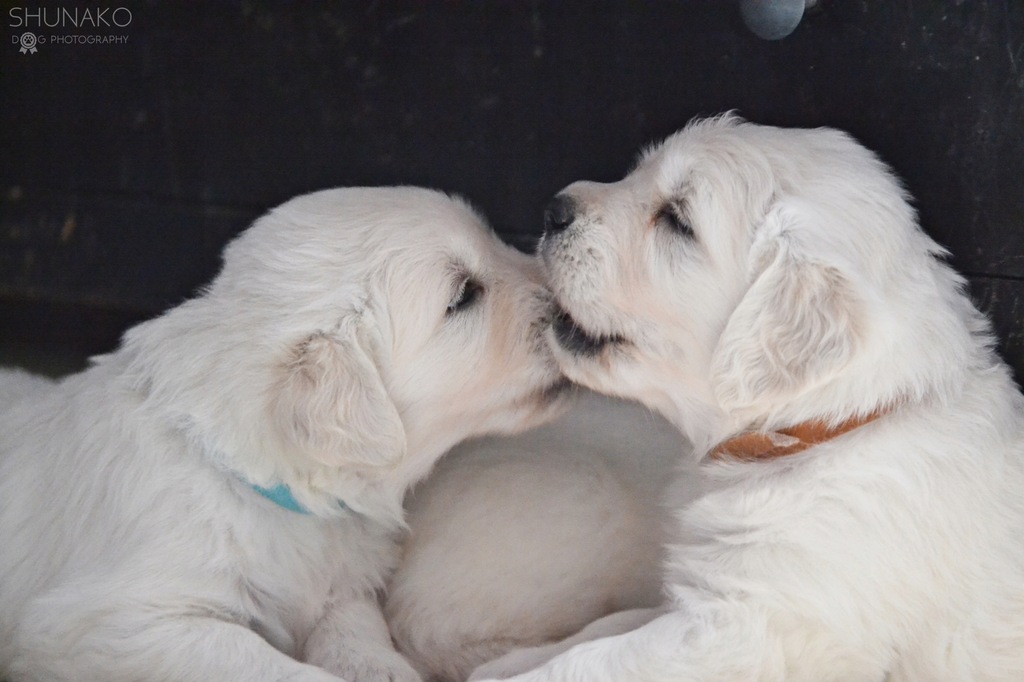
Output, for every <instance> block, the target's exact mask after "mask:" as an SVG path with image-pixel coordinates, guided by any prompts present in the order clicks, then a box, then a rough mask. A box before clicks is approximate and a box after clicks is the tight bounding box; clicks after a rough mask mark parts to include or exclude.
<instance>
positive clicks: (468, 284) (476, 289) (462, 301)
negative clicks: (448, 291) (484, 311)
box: [445, 277, 484, 315]
mask: <svg viewBox="0 0 1024 682" xmlns="http://www.w3.org/2000/svg"><path fill="white" fill-rule="evenodd" d="M483 293H484V286H483V285H482V284H480V283H479V282H477V281H476V280H475V279H473V278H471V277H466V278H465V279H463V280H462V281H461V283H460V284H459V286H458V288H457V289H456V290H455V295H454V296H452V300H451V301H450V302H449V303H448V309H447V311H445V314H446V315H454V314H456V313H458V312H461V311H463V310H465V309H466V308H469V307H470V306H472V305H473V304H474V303H476V301H477V300H479V299H480V297H481V296H483Z"/></svg>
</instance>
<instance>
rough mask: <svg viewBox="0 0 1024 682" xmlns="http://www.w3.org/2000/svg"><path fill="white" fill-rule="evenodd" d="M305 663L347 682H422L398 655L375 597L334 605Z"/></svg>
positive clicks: (311, 641) (314, 637)
mask: <svg viewBox="0 0 1024 682" xmlns="http://www.w3.org/2000/svg"><path fill="white" fill-rule="evenodd" d="M304 658H305V660H306V661H307V662H309V663H312V664H313V665H317V666H320V667H321V668H324V669H325V670H330V671H331V672H333V673H335V674H337V675H339V676H341V677H343V678H344V679H345V680H346V681H347V682H420V679H421V678H420V675H419V673H417V672H416V670H414V669H413V667H412V666H411V665H409V663H408V662H407V661H406V660H405V659H404V658H403V657H402V655H401V654H399V653H398V652H397V651H395V647H394V645H393V644H392V642H391V634H390V633H389V632H388V626H387V624H386V623H385V622H384V614H383V613H382V612H381V608H380V604H379V603H378V601H377V599H376V598H375V597H374V596H373V595H364V596H362V597H360V598H354V599H349V600H340V601H338V602H336V603H334V604H332V605H331V607H330V608H329V610H328V613H327V615H326V616H324V618H323V620H321V621H320V622H319V623H318V624H317V626H316V628H315V629H314V630H313V632H312V634H310V636H309V639H308V640H307V641H306V650H305V656H304Z"/></svg>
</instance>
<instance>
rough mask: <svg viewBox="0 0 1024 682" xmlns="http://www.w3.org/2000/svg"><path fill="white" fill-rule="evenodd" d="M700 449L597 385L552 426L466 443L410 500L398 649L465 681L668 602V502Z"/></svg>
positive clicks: (435, 671) (394, 620)
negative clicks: (682, 456)
mask: <svg viewBox="0 0 1024 682" xmlns="http://www.w3.org/2000/svg"><path fill="white" fill-rule="evenodd" d="M688 447H689V445H688V444H687V443H686V442H685V440H684V439H683V438H682V437H681V436H680V434H679V432H678V431H676V430H675V429H674V428H673V427H672V426H671V425H670V424H668V423H667V422H666V421H665V420H663V419H661V418H659V417H657V416H656V415H653V414H652V413H651V412H650V411H648V410H647V409H645V408H643V407H641V406H639V405H636V404H631V403H625V402H622V401H618V400H612V399H609V398H606V397H604V396H599V395H595V394H592V393H589V392H584V394H583V395H582V396H581V397H580V398H579V399H578V400H577V401H576V404H574V405H573V407H572V409H571V410H570V411H569V412H568V413H567V414H566V415H564V416H562V417H561V418H559V419H558V420H557V421H556V422H554V423H552V424H548V425H545V426H542V427H540V428H537V429H534V430H532V431H529V432H527V433H524V434H520V435H517V436H509V437H488V438H484V439H479V440H474V441H470V442H467V443H464V444H462V445H460V446H457V447H456V448H455V450H454V451H453V452H452V453H450V454H448V455H446V456H445V459H444V460H443V461H442V463H441V464H440V465H439V466H438V467H437V469H436V471H435V472H434V473H432V474H431V476H430V477H429V478H428V479H427V480H426V481H424V482H423V483H422V484H420V485H419V486H417V487H416V488H415V490H414V491H413V494H412V495H411V496H410V499H409V503H408V510H409V526H410V535H409V538H408V540H407V541H406V543H405V548H404V551H403V554H402V559H401V561H400V562H399V565H398V568H397V570H396V571H395V574H394V576H393V578H392V580H391V582H390V584H389V587H388V591H387V602H386V608H385V615H386V616H387V620H388V624H389V625H390V626H391V631H392V634H393V635H394V638H395V642H396V644H397V646H398V650H399V651H400V652H402V653H403V654H405V655H406V656H407V657H408V658H409V659H410V661H411V662H412V663H413V664H414V666H415V667H416V668H417V669H418V670H419V671H420V672H421V673H422V674H423V677H424V678H425V679H428V680H444V681H446V682H459V681H461V680H465V679H466V677H468V675H469V673H470V672H471V671H472V670H473V668H474V667H476V666H478V665H480V664H482V663H485V662H486V661H488V660H490V659H493V658H496V657H497V656H500V655H502V654H505V653H507V652H509V651H510V650H512V649H514V648H517V647H528V646H529V647H533V646H539V645H547V644H551V643H553V642H556V641H559V640H561V639H562V638H563V637H565V636H567V635H569V634H572V633H574V632H576V631H577V630H579V629H581V628H582V627H584V626H585V625H587V624H588V623H589V622H591V621H593V620H595V619H597V618H599V617H601V616H604V615H606V614H608V613H611V612H616V611H619V610H623V609H636V608H641V607H650V606H654V605H656V604H658V603H659V602H660V596H661V561H662V553H661V548H662V546H663V544H664V540H665V536H664V526H665V524H666V522H667V516H668V514H667V513H666V510H665V508H664V507H663V506H662V505H661V504H660V501H661V497H662V494H663V492H664V488H665V483H666V481H669V480H671V475H672V469H673V467H674V466H675V464H676V462H677V460H678V457H679V453H680V452H682V451H684V450H686V449H687V448H688ZM685 480H692V479H691V478H689V477H687V478H686V479H685Z"/></svg>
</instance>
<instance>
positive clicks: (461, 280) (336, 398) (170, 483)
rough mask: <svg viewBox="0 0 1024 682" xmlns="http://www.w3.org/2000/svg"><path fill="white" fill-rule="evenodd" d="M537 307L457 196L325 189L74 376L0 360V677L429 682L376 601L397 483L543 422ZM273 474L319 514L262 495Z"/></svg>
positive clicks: (549, 366) (267, 221) (511, 258)
mask: <svg viewBox="0 0 1024 682" xmlns="http://www.w3.org/2000/svg"><path fill="white" fill-rule="evenodd" d="M467 281H469V282H470V283H471V284H472V286H471V287H470V291H471V292H472V291H475V292H476V295H475V297H473V296H466V295H465V292H466V291H467V289H465V287H466V284H467ZM549 305H550V300H549V295H548V293H547V291H546V290H545V288H544V287H543V285H542V283H541V278H540V276H539V272H538V268H537V265H536V263H534V262H533V261H532V260H531V259H529V258H527V257H526V256H523V255H522V254H519V253H517V252H515V251H514V250H513V249H511V248H509V247H507V246H505V245H503V244H502V243H501V242H500V241H499V240H498V239H497V238H496V237H495V236H494V235H493V234H491V233H490V232H489V231H488V230H487V228H486V226H485V225H484V224H483V222H482V221H481V220H480V218H478V217H477V216H476V215H475V214H474V212H473V211H472V210H470V209H469V208H468V207H467V206H466V205H465V204H464V203H462V202H461V201H458V200H453V199H451V198H449V197H447V196H444V195H442V194H440V193H437V192H432V191H428V190H422V189H415V188H383V189H339V190H328V191H324V192H319V193H315V194H310V195H307V196H303V197H300V198H297V199H294V200H292V201H290V202H288V203H286V204H284V205H283V206H281V207H279V208H276V209H274V210H272V211H271V212H270V213H268V214H267V215H266V216H264V217H263V218H261V219H259V220H258V221H257V222H256V223H255V224H254V225H253V226H252V227H251V228H249V229H248V230H247V231H246V232H245V233H243V234H242V235H241V236H240V237H239V238H237V239H236V240H235V241H234V242H232V243H231V245H230V246H228V248H227V250H226V252H225V257H224V267H223V270H222V271H221V273H220V274H219V275H218V277H217V278H216V279H215V280H214V281H213V283H212V284H211V285H210V286H209V287H208V288H206V289H205V290H204V291H203V292H202V293H201V294H200V295H198V296H197V297H196V298H194V299H193V300H191V301H188V302H186V303H183V304H182V305H180V306H178V307H177V308H174V309H172V310H170V311H169V312H167V313H166V314H164V315H163V316H161V317H159V318H157V319H154V320H152V321H149V322H146V323H144V324H141V325H139V326H137V327H135V328H133V329H131V330H130V331H129V332H128V333H127V334H126V336H125V338H124V342H123V344H122V345H121V347H120V348H119V349H118V350H117V351H116V352H114V353H111V354H109V355H106V356H103V357H100V358H97V359H95V360H94V362H93V363H92V366H91V367H90V368H89V369H87V370H86V371H84V372H82V373H80V374H76V375H74V376H70V377H67V378H65V379H63V380H61V381H60V382H58V383H51V382H47V381H43V380H35V379H29V378H26V376H25V375H24V374H23V373H20V372H9V373H4V374H3V375H2V376H0V395H3V396H4V398H5V399H4V402H3V405H2V407H0V434H2V439H0V547H2V548H3V549H2V551H0V677H7V678H9V679H10V680H11V682H23V681H30V680H31V681H38V682H44V681H45V682H55V681H60V680H67V681H72V680H74V681H76V682H83V681H92V680H95V681H97V682H100V681H102V682H115V681H120V682H129V681H133V682H134V681H138V680H151V681H161V680H166V681H171V680H175V681H182V682H183V681H186V680H188V681H196V682H200V681H201V682H210V681H214V680H216V681H218V682H220V681H224V680H245V681H246V682H257V681H261V680H265V681H268V682H269V681H271V680H273V681H282V680H289V681H292V682H298V681H299V680H303V681H305V680H309V681H314V680H315V681H317V682H327V681H328V680H334V681H337V680H340V679H345V680H349V681H350V682H356V681H361V682H384V681H390V682H408V681H412V680H418V679H419V676H418V675H417V673H416V672H415V671H414V670H413V669H412V668H411V667H410V666H409V665H408V664H407V663H406V662H405V661H404V660H403V658H402V657H401V656H400V655H399V654H397V653H396V652H395V650H394V649H393V647H392V644H391V640H390V637H389V633H388V631H387V628H386V626H385V623H384V620H383V617H382V614H381V610H380V606H379V604H378V597H377V593H378V591H379V590H381V589H382V588H383V586H384V584H385V580H386V578H387V576H388V573H389V571H390V570H391V569H392V568H393V566H394V564H395V562H396V558H397V557H396V555H397V545H396V540H397V539H398V536H399V535H400V533H401V531H402V529H403V511H402V500H403V497H404V494H405V492H406V490H407V489H408V488H409V487H410V486H411V485H412V484H413V483H415V482H416V481H418V480H420V479H421V478H422V477H423V476H424V475H426V473H427V472H428V471H429V470H430V468H431V466H432V465H433V463H434V462H435V460H436V459H437V458H438V457H440V456H441V454H442V453H444V452H445V451H446V450H448V449H449V448H450V447H451V446H452V445H454V444H455V443H457V442H459V441H461V440H462V439H464V438H466V437H469V436H473V435H479V434H483V433H491V432H511V431H516V430H519V429H522V428H525V427H527V426H530V425H533V424H536V423H539V422H540V421H542V420H544V419H546V418H547V417H549V416H551V414H552V412H553V410H554V408H555V406H556V404H557V403H558V402H559V397H558V396H559V390H558V389H559V387H560V385H561V384H560V382H561V381H562V380H561V376H560V374H559V372H558V371H557V369H556V367H555V365H554V362H553V359H552V356H551V352H550V351H549V350H548V348H547V346H546V344H544V343H543V341H542V338H541V334H542V332H543V330H544V329H545V326H546V324H547V321H548V318H549V314H550V313H549ZM282 483H283V484H287V485H288V486H290V488H291V490H292V492H293V494H294V496H295V498H297V500H298V501H299V502H300V503H301V504H302V505H304V506H305V507H306V508H307V509H308V510H309V511H310V512H311V513H310V514H309V515H302V514H299V513H297V512H294V511H289V510H287V509H284V508H282V507H279V506H277V505H275V504H274V503H273V502H271V501H269V500H267V499H265V498H264V497H262V496H261V495H259V494H257V493H256V492H255V491H254V490H253V489H252V488H251V487H250V484H258V485H261V486H264V487H271V486H274V485H277V484H282Z"/></svg>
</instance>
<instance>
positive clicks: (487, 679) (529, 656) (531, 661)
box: [469, 646, 550, 682]
mask: <svg viewBox="0 0 1024 682" xmlns="http://www.w3.org/2000/svg"><path fill="white" fill-rule="evenodd" d="M545 649H546V647H542V646H540V647H529V648H524V649H516V650H514V651H510V652H509V653H507V654H505V655H504V656H502V657H501V658H496V659H494V660H493V661H489V662H487V663H484V664H483V665H481V666H480V667H478V668H476V669H475V670H473V673H472V674H471V675H470V676H469V680H470V682H491V681H492V680H506V679H508V678H510V677H515V676H516V675H521V674H522V673H525V672H529V671H531V670H534V669H536V668H538V667H539V666H541V665H544V663H546V662H547V661H548V659H549V658H550V655H548V653H547V652H546V651H545Z"/></svg>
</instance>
